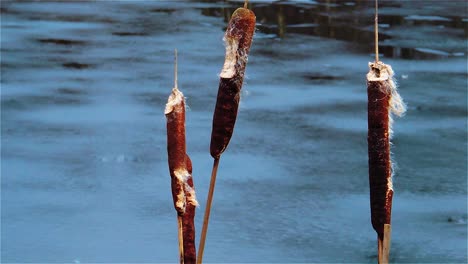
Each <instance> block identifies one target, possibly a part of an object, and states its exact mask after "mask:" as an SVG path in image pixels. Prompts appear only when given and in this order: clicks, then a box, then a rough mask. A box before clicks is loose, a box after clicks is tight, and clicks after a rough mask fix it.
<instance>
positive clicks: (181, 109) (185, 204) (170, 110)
mask: <svg viewBox="0 0 468 264" xmlns="http://www.w3.org/2000/svg"><path fill="white" fill-rule="evenodd" d="M174 72H175V73H174V75H175V78H174V88H173V89H172V93H171V95H170V96H169V99H168V102H167V104H166V108H165V110H164V114H165V115H166V119H167V123H166V126H167V153H168V163H169V172H170V175H171V189H172V199H173V202H174V208H175V209H176V211H177V218H178V230H179V231H178V233H179V253H180V263H184V259H188V260H190V259H195V258H196V257H195V229H194V227H193V226H194V225H193V218H194V214H195V208H194V207H195V206H197V205H198V203H197V200H196V197H195V190H194V189H193V179H192V163H191V161H190V158H189V157H188V155H187V153H186V142H185V98H184V95H183V94H182V92H180V91H179V89H178V87H177V51H176V56H175V67H174ZM188 263H194V261H192V262H188Z"/></svg>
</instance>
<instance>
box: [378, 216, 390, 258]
mask: <svg viewBox="0 0 468 264" xmlns="http://www.w3.org/2000/svg"><path fill="white" fill-rule="evenodd" d="M391 234H392V226H391V225H389V224H385V225H384V232H383V236H378V235H377V241H378V263H379V264H388V263H389V260H390V241H391Z"/></svg>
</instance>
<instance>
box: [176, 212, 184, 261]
mask: <svg viewBox="0 0 468 264" xmlns="http://www.w3.org/2000/svg"><path fill="white" fill-rule="evenodd" d="M182 221H183V219H182V215H180V214H177V234H178V238H179V263H180V264H184V232H183V224H182Z"/></svg>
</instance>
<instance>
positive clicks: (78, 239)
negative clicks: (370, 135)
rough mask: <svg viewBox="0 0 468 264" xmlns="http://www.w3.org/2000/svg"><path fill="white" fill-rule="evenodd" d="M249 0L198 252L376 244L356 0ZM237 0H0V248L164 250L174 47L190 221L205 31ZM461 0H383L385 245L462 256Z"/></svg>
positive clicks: (40, 258)
mask: <svg viewBox="0 0 468 264" xmlns="http://www.w3.org/2000/svg"><path fill="white" fill-rule="evenodd" d="M250 2H251V4H250V7H251V8H253V11H254V12H255V13H256V15H257V23H258V24H257V31H256V35H255V37H254V41H253V44H252V49H251V53H250V58H249V64H248V66H247V79H246V81H245V83H244V88H243V94H242V100H241V107H240V112H239V115H238V120H237V124H236V129H235V132H234V136H233V138H232V140H231V144H230V145H229V148H228V149H227V151H226V152H225V154H223V156H222V158H221V163H220V167H219V172H218V181H217V188H216V192H215V195H214V202H213V208H212V214H211V221H210V228H209V232H208V237H207V243H206V249H205V254H204V260H205V261H206V262H231V263H232V262H241V263H244V262H283V263H284V262H288V263H291V262H322V263H332V262H335V263H337V262H338V263H340V262H354V263H375V262H376V259H377V256H376V253H377V242H376V233H375V232H374V230H373V229H372V227H371V224H370V209H369V208H370V206H369V200H368V196H369V190H368V189H369V188H368V172H367V169H368V168H367V138H366V137H367V112H366V111H367V108H366V107H367V95H366V83H365V74H366V73H367V71H368V66H367V64H368V62H369V61H372V60H373V59H374V58H373V56H372V54H371V53H372V51H373V24H372V23H373V19H374V18H373V12H374V9H373V1H360V0H347V1H333V0H315V1H312V0H309V1H307V0H304V1H254V0H252V1H250ZM242 3H243V1H96V2H84V1H77V2H45V1H41V2H23V1H2V2H1V165H2V166H1V262H3V263H5V262H17V263H18V262H20V263H24V262H35V263H39V262H41V263H52V262H62V263H63V262H67V263H69V262H81V263H88V262H105V263H116V262H120V263H122V262H145V263H150V262H151V263H160V262H176V261H177V257H178V252H177V250H178V249H177V222H176V214H175V210H174V208H173V206H172V197H171V193H170V178H169V171H168V166H167V151H166V126H165V122H166V120H165V117H164V114H163V111H164V106H165V103H166V100H167V97H168V96H169V94H170V91H171V88H172V86H173V51H174V48H177V49H178V51H179V87H180V89H181V91H182V92H183V93H184V94H185V96H186V97H187V104H188V105H189V107H190V109H189V111H188V112H187V144H188V146H187V148H188V153H189V155H190V156H191V158H192V161H193V167H194V175H193V176H194V182H195V188H196V190H197V195H198V198H199V201H200V204H201V207H200V208H199V209H198V210H197V216H196V227H197V231H200V230H201V223H202V217H203V211H204V203H205V200H206V193H207V190H208V183H209V175H210V172H211V166H212V162H213V161H212V158H211V156H210V155H209V143H210V133H211V120H212V114H213V109H214V104H215V101H216V93H217V89H218V74H219V72H220V70H221V67H222V65H223V61H224V46H223V43H222V37H223V34H224V29H225V27H226V23H227V21H228V19H229V16H230V14H231V13H232V12H233V11H234V10H235V8H237V7H239V6H241V5H242ZM466 5H467V3H466V1H462V0H459V1H458V0H455V1H430V3H428V1H422V0H421V1H419V0H415V1H382V3H381V9H380V11H379V12H380V14H381V15H380V19H379V20H380V33H381V34H380V38H381V52H382V55H381V56H382V57H381V59H382V60H383V61H384V62H385V63H387V64H391V65H392V66H393V69H394V70H395V72H396V75H397V80H398V82H399V86H400V93H401V95H402V97H403V98H404V100H405V101H406V103H407V104H408V112H407V114H406V116H405V117H403V118H398V119H397V120H396V122H395V126H394V130H395V137H394V140H393V143H394V145H393V149H392V152H393V155H394V159H395V161H396V163H397V171H396V175H395V179H394V186H395V196H394V203H393V204H394V207H393V222H392V229H393V233H392V250H391V262H394V263H416V262H417V263H430V262H433V263H466V262H467V147H468V145H467V54H466V53H467V51H468V50H467V48H466V47H467V35H468V14H467V13H466V10H467V9H466V8H467V6H466ZM198 238H199V233H197V241H198ZM197 244H198V242H197Z"/></svg>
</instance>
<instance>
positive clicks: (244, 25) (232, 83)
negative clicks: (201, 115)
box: [210, 8, 256, 159]
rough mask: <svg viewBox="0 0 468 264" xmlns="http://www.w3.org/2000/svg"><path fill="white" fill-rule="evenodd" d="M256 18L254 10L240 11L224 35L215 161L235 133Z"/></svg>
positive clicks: (212, 149)
mask: <svg viewBox="0 0 468 264" xmlns="http://www.w3.org/2000/svg"><path fill="white" fill-rule="evenodd" d="M255 19H256V18H255V14H254V13H253V12H252V11H251V10H249V9H247V8H238V9H237V10H236V11H234V13H233V14H232V17H231V20H230V21H229V24H228V27H227V30H226V33H225V35H224V41H225V44H226V57H225V61H224V65H223V69H222V71H221V74H220V82H219V88H218V96H217V100H216V107H215V112H214V115H213V130H212V132H211V144H210V153H211V156H212V157H213V158H215V159H216V158H219V157H220V156H221V154H222V153H223V152H224V150H225V149H226V147H227V146H228V144H229V141H230V140H231V137H232V133H233V132H234V125H235V123H236V117H237V111H238V108H239V100H240V91H241V89H242V83H243V81H244V73H245V67H246V65H247V59H248V54H249V50H250V46H251V44H252V38H253V34H254V31H255Z"/></svg>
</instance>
